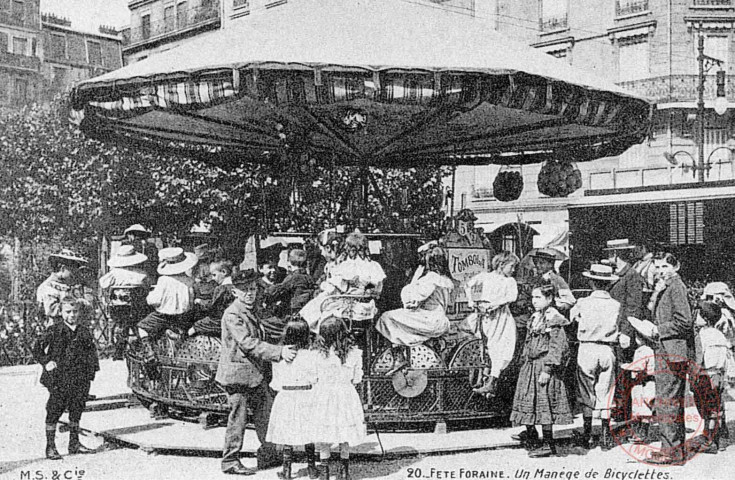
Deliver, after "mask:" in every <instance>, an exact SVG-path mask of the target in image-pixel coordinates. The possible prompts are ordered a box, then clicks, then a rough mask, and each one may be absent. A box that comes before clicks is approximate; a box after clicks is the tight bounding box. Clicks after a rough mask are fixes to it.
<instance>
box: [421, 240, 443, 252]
mask: <svg viewBox="0 0 735 480" xmlns="http://www.w3.org/2000/svg"><path fill="white" fill-rule="evenodd" d="M438 245H439V242H437V241H436V240H432V241H430V242H426V243H424V244H423V245H421V246H420V247H419V248H418V250H416V251H417V252H418V253H424V252H428V251H429V250H431V249H432V248H434V247H436V246H438Z"/></svg>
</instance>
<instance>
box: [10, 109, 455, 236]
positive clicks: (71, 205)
mask: <svg viewBox="0 0 735 480" xmlns="http://www.w3.org/2000/svg"><path fill="white" fill-rule="evenodd" d="M273 157H274V158H278V159H280V158H286V159H290V160H284V161H276V160H273V162H271V164H270V165H249V164H242V165H229V166H228V167H227V168H222V167H219V166H215V165H210V164H207V163H203V162H201V161H197V160H192V159H190V158H182V157H180V156H174V155H166V154H162V153H155V152H152V151H142V150H139V149H135V148H128V147H126V146H125V145H119V144H113V143H107V142H101V141H97V140H93V139H90V138H87V137H85V136H84V135H83V134H82V133H80V132H79V131H78V130H76V129H75V128H74V127H73V126H72V125H70V124H69V121H68V99H67V98H65V97H60V98H57V99H56V100H55V101H54V102H53V103H52V104H51V105H50V107H45V108H44V107H40V106H33V107H28V108H25V109H23V110H19V111H4V112H0V166H1V167H2V168H3V171H4V175H3V176H2V177H0V235H6V236H16V237H19V238H21V239H22V240H38V239H46V238H54V239H57V240H58V241H60V242H62V243H65V244H69V245H72V246H73V245H80V242H84V241H86V242H88V243H92V242H93V241H94V240H95V239H96V238H99V236H100V235H110V234H119V233H121V232H122V230H123V229H124V228H125V227H126V226H127V225H130V224H132V223H143V224H145V225H147V226H149V227H152V228H153V229H154V231H155V232H156V233H157V234H162V235H163V236H164V237H169V238H170V237H181V236H182V235H185V234H186V233H188V232H189V231H190V229H191V227H192V226H193V225H197V224H199V223H200V222H205V223H207V224H209V225H211V227H212V233H213V234H215V235H223V236H225V237H229V238H238V237H239V238H243V237H247V236H248V235H250V234H251V233H254V232H264V231H267V230H270V231H273V230H295V231H315V230H319V229H321V228H323V227H325V226H329V225H334V224H335V223H347V224H351V225H356V226H357V225H361V226H363V228H364V229H368V230H375V229H377V230H380V231H389V232H396V231H420V232H424V233H427V234H430V235H431V234H434V233H436V232H437V231H438V229H439V228H440V223H441V218H442V214H441V197H442V191H441V175H442V174H443V173H446V172H443V171H442V170H441V169H438V168H436V167H427V168H422V169H410V170H378V169H373V170H372V174H373V176H374V182H375V184H376V185H377V186H378V187H379V190H380V191H381V192H382V197H383V199H384V200H385V201H384V202H383V203H381V202H380V201H379V199H378V196H377V195H376V194H375V193H374V189H372V188H371V192H372V193H370V194H369V195H368V197H367V199H365V198H363V196H362V195H360V191H361V188H360V187H359V182H355V181H354V179H355V178H357V177H359V174H360V171H359V170H358V169H356V168H333V167H332V166H329V165H325V164H322V163H321V162H319V161H317V160H316V159H310V158H309V157H308V154H307V155H306V156H305V155H303V154H299V155H290V154H288V152H287V153H286V154H283V155H282V154H275V155H273ZM284 162H286V163H289V165H287V166H288V168H283V167H284ZM330 185H332V186H331V187H330ZM349 185H353V186H354V188H348V186H349ZM357 217H360V218H364V220H363V221H362V222H357V221H354V220H355V218H357Z"/></svg>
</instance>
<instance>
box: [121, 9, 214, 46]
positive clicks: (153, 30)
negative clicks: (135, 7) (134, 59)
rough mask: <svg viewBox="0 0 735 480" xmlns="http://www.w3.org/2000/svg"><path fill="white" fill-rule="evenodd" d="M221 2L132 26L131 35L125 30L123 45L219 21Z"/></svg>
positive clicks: (147, 40) (131, 44)
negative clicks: (146, 23) (135, 26)
mask: <svg viewBox="0 0 735 480" xmlns="http://www.w3.org/2000/svg"><path fill="white" fill-rule="evenodd" d="M219 17H220V14H219V2H212V3H211V4H209V5H206V6H202V7H195V8H188V9H186V10H183V11H179V12H176V14H175V15H174V16H172V17H168V18H165V19H161V20H159V21H155V22H151V23H150V24H148V25H146V26H141V27H137V28H131V29H130V33H129V35H126V34H125V32H123V45H124V46H126V47H128V46H133V45H137V44H141V43H145V42H149V41H151V40H157V39H160V38H163V37H165V36H167V35H173V34H176V33H179V32H182V31H185V30H190V29H193V28H196V27H200V26H202V25H206V24H209V23H213V22H215V21H219Z"/></svg>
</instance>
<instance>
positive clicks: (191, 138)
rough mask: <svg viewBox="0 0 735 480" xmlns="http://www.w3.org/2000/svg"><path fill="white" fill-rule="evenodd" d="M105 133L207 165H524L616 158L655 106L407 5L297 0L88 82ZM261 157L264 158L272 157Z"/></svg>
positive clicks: (77, 109)
mask: <svg viewBox="0 0 735 480" xmlns="http://www.w3.org/2000/svg"><path fill="white" fill-rule="evenodd" d="M73 109H74V115H73V116H74V118H75V119H76V121H78V122H80V123H81V126H82V128H83V130H84V131H85V132H87V133H88V134H89V135H92V136H95V137H103V138H108V139H113V140H119V141H123V142H127V143H130V144H134V145H141V146H145V147H153V148H159V149H163V150H167V151H179V152H182V153H185V154H189V155H193V156H199V157H201V158H204V159H206V160H211V161H217V162H222V163H231V164H239V163H241V162H242V161H247V162H267V161H268V159H269V158H271V156H270V155H267V153H269V152H276V151H282V149H284V148H289V149H292V150H293V151H299V152H309V154H311V155H325V156H329V157H330V158H331V159H332V160H333V161H335V162H336V163H338V164H343V165H384V166H410V165H421V164H426V163H434V164H486V163H500V164H523V163H533V162H540V161H544V160H548V159H560V158H565V157H566V158H569V159H572V160H575V161H585V160H590V159H594V158H600V157H604V156H611V155H617V154H620V153H622V152H623V151H625V150H626V149H627V148H628V147H630V146H631V145H633V144H635V143H640V142H641V141H642V140H643V139H644V138H645V136H646V135H647V133H648V129H649V126H650V116H651V105H650V103H649V102H648V101H647V100H646V99H644V98H640V97H637V96H635V95H633V94H630V93H628V92H625V91H624V90H622V89H620V88H618V87H617V86H615V85H613V84H609V83H607V82H606V81H604V80H601V79H599V78H597V77H595V76H594V75H591V74H589V73H587V72H583V71H579V70H575V69H573V68H571V67H570V66H569V65H567V64H566V63H564V62H562V61H560V60H557V59H555V58H553V57H550V56H548V55H545V54H543V53H542V52H539V51H536V50H534V49H532V48H529V47H527V46H524V45H521V44H518V43H515V42H512V41H510V40H508V39H507V38H504V37H503V36H501V35H499V34H498V33H496V32H495V31H493V30H492V29H491V28H490V26H489V25H488V23H487V22H486V21H485V20H483V19H479V18H473V17H470V16H466V15H460V14H456V13H448V12H445V11H441V10H437V9H435V8H427V7H426V6H425V5H424V6H422V5H420V4H418V3H417V2H409V1H408V0H351V1H345V0H298V1H293V2H289V3H288V4H287V5H283V6H281V7H279V8H278V9H273V11H268V12H260V13H254V14H253V15H252V18H247V19H242V20H238V21H233V22H231V23H230V24H227V25H226V28H224V29H223V30H220V31H218V32H215V33H213V34H210V35H207V36H202V37H201V38H198V39H194V40H192V41H190V42H189V43H186V44H184V45H182V46H179V47H177V48H174V49H172V50H169V51H167V52H164V53H160V54H157V55H155V56H152V57H150V58H148V59H146V60H143V61H141V62H138V63H135V64H132V65H129V66H127V67H125V68H122V69H120V70H116V71H114V72H110V73H108V74H106V75H104V76H101V77H96V78H93V79H91V80H87V81H85V82H82V83H81V84H79V85H78V86H77V87H76V88H75V90H74V92H73ZM264 154H265V155H264Z"/></svg>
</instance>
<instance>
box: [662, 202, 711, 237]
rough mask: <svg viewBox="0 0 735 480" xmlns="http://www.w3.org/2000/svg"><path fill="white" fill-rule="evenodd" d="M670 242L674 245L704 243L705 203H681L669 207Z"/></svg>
mask: <svg viewBox="0 0 735 480" xmlns="http://www.w3.org/2000/svg"><path fill="white" fill-rule="evenodd" d="M669 241H670V243H671V244H672V245H698V244H703V243H704V203H703V202H681V203H672V204H671V205H670V206H669Z"/></svg>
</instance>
